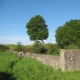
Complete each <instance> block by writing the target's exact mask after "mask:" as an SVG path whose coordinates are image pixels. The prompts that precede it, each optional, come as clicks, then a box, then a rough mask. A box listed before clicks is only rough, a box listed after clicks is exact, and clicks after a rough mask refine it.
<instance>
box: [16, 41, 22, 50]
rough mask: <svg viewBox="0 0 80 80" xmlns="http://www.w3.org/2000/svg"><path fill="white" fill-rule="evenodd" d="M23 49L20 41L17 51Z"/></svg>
mask: <svg viewBox="0 0 80 80" xmlns="http://www.w3.org/2000/svg"><path fill="white" fill-rule="evenodd" d="M22 50H23V46H22V45H21V42H18V43H17V47H16V48H15V51H22Z"/></svg>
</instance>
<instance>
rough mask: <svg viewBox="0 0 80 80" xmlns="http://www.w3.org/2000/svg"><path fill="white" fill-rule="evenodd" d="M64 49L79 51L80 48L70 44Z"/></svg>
mask: <svg viewBox="0 0 80 80" xmlns="http://www.w3.org/2000/svg"><path fill="white" fill-rule="evenodd" d="M64 49H79V47H78V46H76V45H75V44H70V45H68V46H65V47H64Z"/></svg>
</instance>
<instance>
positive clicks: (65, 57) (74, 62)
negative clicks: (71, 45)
mask: <svg viewBox="0 0 80 80" xmlns="http://www.w3.org/2000/svg"><path fill="white" fill-rule="evenodd" d="M60 67H61V70H62V71H66V70H68V71H73V70H80V50H64V49H62V50H61V51H60Z"/></svg>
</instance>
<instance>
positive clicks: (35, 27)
mask: <svg viewBox="0 0 80 80" xmlns="http://www.w3.org/2000/svg"><path fill="white" fill-rule="evenodd" d="M26 28H27V33H28V35H29V37H30V40H42V41H43V40H45V39H47V38H48V28H47V25H46V24H45V20H44V19H43V17H42V16H40V15H36V16H35V17H32V18H31V19H30V21H29V22H28V23H27V24H26Z"/></svg>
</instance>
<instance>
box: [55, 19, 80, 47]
mask: <svg viewBox="0 0 80 80" xmlns="http://www.w3.org/2000/svg"><path fill="white" fill-rule="evenodd" d="M55 37H56V42H57V43H58V45H59V46H60V47H62V48H64V47H65V46H68V45H70V44H75V45H77V46H78V47H80V20H70V21H69V22H66V23H65V24H64V25H63V26H60V27H58V29H57V30H56V35H55Z"/></svg>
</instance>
